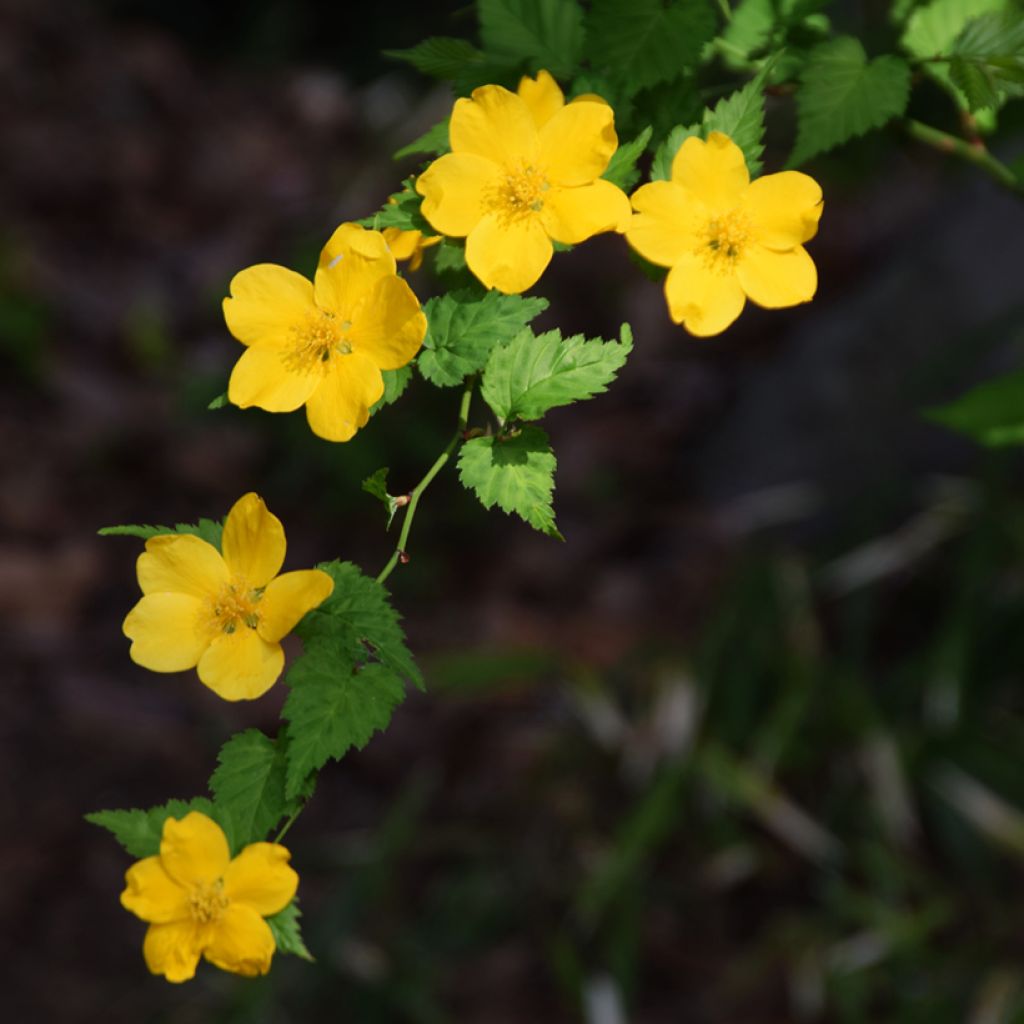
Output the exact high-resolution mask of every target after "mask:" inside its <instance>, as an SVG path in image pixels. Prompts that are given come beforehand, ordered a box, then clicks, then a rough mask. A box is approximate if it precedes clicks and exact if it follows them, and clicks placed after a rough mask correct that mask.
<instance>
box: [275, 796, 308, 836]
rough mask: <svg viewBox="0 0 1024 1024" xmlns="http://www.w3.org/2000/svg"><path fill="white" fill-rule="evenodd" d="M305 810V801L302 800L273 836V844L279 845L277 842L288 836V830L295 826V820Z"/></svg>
mask: <svg viewBox="0 0 1024 1024" xmlns="http://www.w3.org/2000/svg"><path fill="white" fill-rule="evenodd" d="M305 808H306V801H305V800H303V802H302V803H301V804H299V806H298V807H296V808H295V810H294V811H292V813H291V814H289V815H288V820H287V821H286V822H285V823H284V824H283V825H282V826H281V828H280V830H279V831H278V833H277V835H276V836H274V842H275V843H279V842H281V840H282V839H284V837H285V836H286V835H287V834H288V829H290V828H291V827H292V825H294V824H295V819H296V818H298V816H299V815H300V814H301V813H302V812H303V811H304V810H305Z"/></svg>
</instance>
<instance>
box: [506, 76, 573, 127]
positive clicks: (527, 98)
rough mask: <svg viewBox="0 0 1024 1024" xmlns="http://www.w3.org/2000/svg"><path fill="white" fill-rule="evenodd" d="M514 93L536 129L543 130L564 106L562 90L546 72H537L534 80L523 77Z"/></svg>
mask: <svg viewBox="0 0 1024 1024" xmlns="http://www.w3.org/2000/svg"><path fill="white" fill-rule="evenodd" d="M516 92H517V93H518V94H519V97H520V98H521V99H522V101H523V102H524V103H525V104H526V106H527V108H528V109H529V111H530V116H531V117H532V118H533V123H534V124H535V125H536V126H537V127H538V128H543V127H544V125H546V124H547V123H548V121H550V120H551V118H552V117H554V116H555V114H557V113H558V111H559V110H561V109H562V107H564V106H565V96H564V94H563V93H562V90H561V89H560V88H559V85H558V83H557V82H556V81H555V80H554V78H552V77H551V75H550V73H549V72H547V71H538V72H537V77H536V78H530V77H528V76H526V75H524V76H523V77H522V78H521V79H520V80H519V88H518V89H517V90H516Z"/></svg>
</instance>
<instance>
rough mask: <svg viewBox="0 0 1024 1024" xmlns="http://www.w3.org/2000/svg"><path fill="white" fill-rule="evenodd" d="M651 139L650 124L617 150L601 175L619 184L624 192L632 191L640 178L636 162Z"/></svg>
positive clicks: (614, 183)
mask: <svg viewBox="0 0 1024 1024" xmlns="http://www.w3.org/2000/svg"><path fill="white" fill-rule="evenodd" d="M650 141H651V126H650V125H648V126H647V127H646V128H645V129H644V130H643V131H642V132H641V133H640V134H639V135H638V136H637V137H636V138H635V139H633V140H632V141H630V142H627V143H624V144H623V145H621V146H619V148H618V149H617V150H615V153H614V155H613V156H612V158H611V160H610V161H609V163H608V166H607V168H605V172H604V174H602V175H601V177H602V178H604V179H605V180H606V181H610V182H611V183H612V184H613V185H618V186H619V188H621V189H622V190H623V191H624V192H629V191H631V190H632V188H633V186H634V185H635V184H636V183H637V182H638V181H639V180H640V170H639V168H638V167H637V165H636V162H637V160H639V159H640V157H641V156H643V153H644V150H645V149H646V148H647V143H648V142H650Z"/></svg>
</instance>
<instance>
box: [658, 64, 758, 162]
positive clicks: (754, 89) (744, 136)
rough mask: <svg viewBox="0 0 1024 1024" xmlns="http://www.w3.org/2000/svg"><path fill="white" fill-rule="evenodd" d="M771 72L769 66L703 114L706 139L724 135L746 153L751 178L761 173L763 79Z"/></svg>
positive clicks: (703, 129)
mask: <svg viewBox="0 0 1024 1024" xmlns="http://www.w3.org/2000/svg"><path fill="white" fill-rule="evenodd" d="M769 70H770V67H766V68H765V69H764V70H763V71H761V73H760V74H759V75H758V76H757V77H756V78H754V79H752V80H751V81H749V82H747V84H746V85H745V86H744V87H743V88H742V89H739V90H737V91H736V92H734V93H733V94H732V95H731V96H726V97H725V98H724V99H721V100H719V101H718V103H716V104H715V108H714V110H706V111H705V112H704V123H703V125H702V132H701V134H702V135H703V137H704V138H705V139H706V138H707V137H708V135H709V134H710V133H711V132H724V133H725V134H726V135H728V136H729V138H731V139H732V141H733V142H735V143H736V145H737V146H739V147H740V149H742V150H743V156H744V159H745V160H746V161H747V170H748V171H750V176H751V177H752V178H755V177H757V175H758V174H760V173H761V154H762V153H763V152H764V144H763V139H764V80H765V77H766V76H767V74H768V72H769ZM681 144H682V142H681V140H680V145H681ZM677 149H678V147H677ZM674 155H675V154H673V156H674Z"/></svg>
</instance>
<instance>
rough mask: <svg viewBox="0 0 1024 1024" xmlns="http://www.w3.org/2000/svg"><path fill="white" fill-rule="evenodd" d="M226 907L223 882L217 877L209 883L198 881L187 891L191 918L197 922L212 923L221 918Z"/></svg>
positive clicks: (226, 899)
mask: <svg viewBox="0 0 1024 1024" xmlns="http://www.w3.org/2000/svg"><path fill="white" fill-rule="evenodd" d="M227 908H228V898H227V896H225V895H224V882H223V881H222V880H221V879H219V878H218V879H217V881H216V882H213V883H211V884H210V885H205V884H203V883H199V884H198V885H195V886H193V887H192V889H191V890H190V891H189V894H188V909H189V913H190V914H191V915H192V920H193V921H195V922H197V923H198V924H214V923H215V922H217V921H219V920H220V919H221V917H222V916H223V914H224V911H225V910H227Z"/></svg>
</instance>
